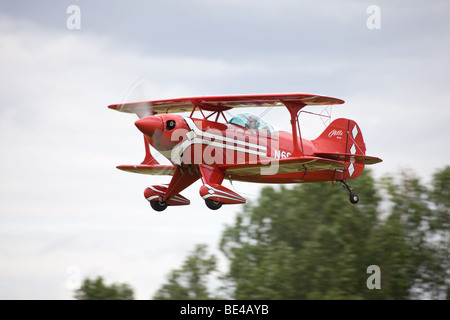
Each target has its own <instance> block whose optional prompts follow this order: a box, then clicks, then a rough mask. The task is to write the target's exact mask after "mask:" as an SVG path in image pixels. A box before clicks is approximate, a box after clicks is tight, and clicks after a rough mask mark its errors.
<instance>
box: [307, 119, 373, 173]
mask: <svg viewBox="0 0 450 320" xmlns="http://www.w3.org/2000/svg"><path fill="white" fill-rule="evenodd" d="M312 142H313V145H314V147H315V150H316V152H315V155H316V156H318V157H323V158H328V159H333V160H338V161H343V162H345V164H346V166H345V169H344V178H345V179H349V178H356V177H358V176H359V175H360V174H361V172H362V171H363V170H364V165H365V164H371V163H376V162H379V161H377V159H378V158H374V157H367V156H365V154H366V145H365V143H364V139H363V136H362V133H361V129H360V128H359V126H358V124H357V123H356V122H355V121H353V120H349V119H343V118H341V119H336V120H334V121H333V122H332V123H330V125H329V126H328V127H327V128H326V129H325V130H324V131H323V132H322V134H321V135H320V136H319V137H318V138H317V139H315V140H313V141H312ZM378 160H379V159H378Z"/></svg>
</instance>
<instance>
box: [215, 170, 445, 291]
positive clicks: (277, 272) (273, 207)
mask: <svg viewBox="0 0 450 320" xmlns="http://www.w3.org/2000/svg"><path fill="white" fill-rule="evenodd" d="M351 183H352V186H354V188H355V189H356V190H357V192H358V194H359V195H360V197H361V202H360V203H359V204H358V205H351V204H350V203H349V202H348V200H347V197H346V196H344V195H343V194H342V193H339V192H336V191H337V190H336V188H331V187H330V183H315V184H303V185H296V186H294V187H293V188H286V187H281V188H279V189H278V190H276V189H274V188H270V187H267V188H264V189H263V190H262V192H261V195H260V197H259V199H258V202H257V203H256V204H250V205H247V206H245V207H244V210H243V212H241V213H240V214H238V216H237V218H236V221H235V223H234V225H232V226H228V227H227V228H226V230H225V231H224V233H223V235H222V239H221V243H220V249H221V250H222V252H223V253H224V254H225V256H226V257H227V258H228V259H229V260H230V269H229V270H228V272H227V273H226V276H225V277H226V279H227V281H228V283H231V284H232V285H233V289H234V290H233V292H232V294H231V296H230V298H235V299H411V298H412V299H419V298H449V283H448V280H447V279H449V274H448V272H449V271H448V270H450V261H449V256H450V255H449V253H450V251H449V240H450V238H449V232H450V230H449V217H450V214H449V210H450V206H449V204H450V196H449V194H450V192H449V190H450V188H449V187H450V168H449V167H447V168H445V169H444V170H442V171H439V172H437V173H436V174H435V175H434V177H433V182H432V185H431V188H427V187H426V186H424V185H423V184H421V183H420V180H419V179H417V178H416V177H414V176H413V175H411V173H402V174H401V175H400V177H399V179H398V181H395V179H394V178H393V177H388V178H386V179H383V181H382V183H381V185H376V184H375V181H374V179H373V178H372V176H371V173H370V171H367V170H366V171H365V173H364V174H363V175H361V176H360V177H359V178H358V179H356V180H352V181H351ZM378 190H384V193H385V194H386V196H385V198H387V199H384V201H382V198H381V196H380V194H379V192H378ZM385 207H387V208H388V209H382V208H385ZM370 265H377V266H379V267H380V270H381V289H380V290H377V289H372V290H370V289H368V288H367V285H366V281H367V278H368V277H369V274H367V272H366V271H367V267H368V266H370ZM446 281H447V282H446Z"/></svg>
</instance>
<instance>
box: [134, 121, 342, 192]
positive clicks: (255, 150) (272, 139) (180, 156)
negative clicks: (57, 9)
mask: <svg viewBox="0 0 450 320" xmlns="http://www.w3.org/2000/svg"><path fill="white" fill-rule="evenodd" d="M149 121H150V122H152V123H151V124H148V125H146V123H148V122H149ZM170 121H173V122H175V126H174V127H173V128H171V129H169V130H168V128H167V123H170ZM136 126H137V127H138V128H139V129H140V130H141V131H142V132H143V133H144V134H145V137H146V139H147V141H148V143H149V144H150V145H151V146H152V147H154V148H155V149H156V150H157V151H158V152H159V153H161V154H162V155H163V156H165V157H166V158H167V159H169V160H170V161H171V162H173V163H175V164H176V165H179V166H180V167H181V168H186V171H187V172H189V170H190V171H196V172H198V171H199V169H198V165H211V166H220V167H230V165H231V166H233V165H241V166H243V167H242V168H241V169H240V170H230V172H229V174H228V175H227V176H226V177H225V178H227V179H229V180H232V181H246V182H255V183H301V182H314V181H325V180H330V179H333V178H334V179H335V180H342V179H343V178H344V176H343V170H320V171H314V170H312V171H308V170H307V169H306V168H305V169H303V170H302V171H298V172H287V173H283V172H277V173H274V172H272V173H273V174H264V172H263V174H261V170H260V169H261V168H264V167H259V166H258V167H256V168H246V167H245V164H250V163H258V162H259V163H261V164H264V163H266V164H268V165H267V168H266V169H268V168H269V167H270V166H276V164H277V160H281V159H289V158H291V157H292V156H293V154H294V148H293V139H292V134H291V133H289V132H286V131H277V132H272V134H270V132H267V131H266V132H264V131H263V132H256V131H255V130H252V129H248V128H245V127H241V126H238V125H235V124H229V123H226V124H225V123H218V122H214V121H209V120H205V119H196V118H189V117H183V116H179V115H172V114H163V115H155V116H152V119H149V118H147V119H145V118H144V119H142V120H138V121H136ZM146 127H147V128H146ZM189 134H192V135H195V137H192V139H189V138H186V135H188V136H189ZM300 139H301V141H300ZM299 144H300V145H301V151H302V154H303V155H305V156H314V154H315V153H316V152H319V151H320V150H319V146H318V145H317V143H314V141H310V140H307V139H302V138H299ZM269 163H270V165H269ZM227 165H229V166H227ZM273 169H274V170H276V169H275V168H273ZM267 171H269V170H267Z"/></svg>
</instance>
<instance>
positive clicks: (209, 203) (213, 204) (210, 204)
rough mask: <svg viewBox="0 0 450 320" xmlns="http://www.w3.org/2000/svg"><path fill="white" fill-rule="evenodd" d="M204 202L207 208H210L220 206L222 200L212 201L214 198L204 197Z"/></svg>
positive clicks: (215, 208) (213, 208)
mask: <svg viewBox="0 0 450 320" xmlns="http://www.w3.org/2000/svg"><path fill="white" fill-rule="evenodd" d="M205 203H206V206H207V207H208V208H210V209H211V210H217V209H220V207H222V204H223V203H222V202H219V201H214V200H211V199H206V200H205Z"/></svg>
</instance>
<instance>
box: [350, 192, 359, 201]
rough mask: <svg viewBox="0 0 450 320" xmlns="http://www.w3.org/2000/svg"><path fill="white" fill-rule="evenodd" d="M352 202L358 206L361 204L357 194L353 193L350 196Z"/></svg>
mask: <svg viewBox="0 0 450 320" xmlns="http://www.w3.org/2000/svg"><path fill="white" fill-rule="evenodd" d="M350 202H351V203H353V204H356V203H358V202H359V197H358V195H357V194H354V193H351V194H350Z"/></svg>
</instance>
